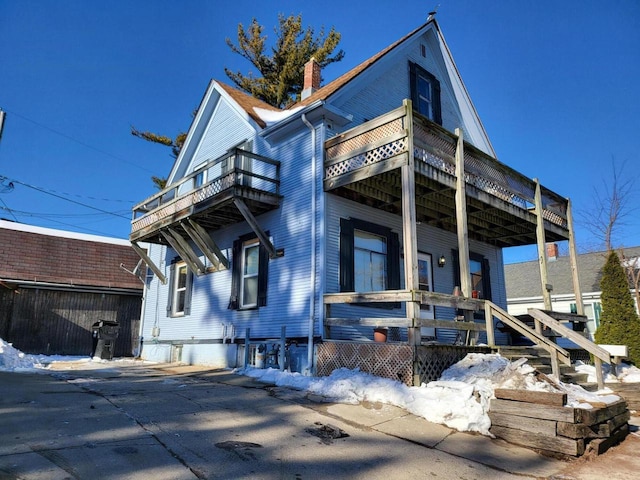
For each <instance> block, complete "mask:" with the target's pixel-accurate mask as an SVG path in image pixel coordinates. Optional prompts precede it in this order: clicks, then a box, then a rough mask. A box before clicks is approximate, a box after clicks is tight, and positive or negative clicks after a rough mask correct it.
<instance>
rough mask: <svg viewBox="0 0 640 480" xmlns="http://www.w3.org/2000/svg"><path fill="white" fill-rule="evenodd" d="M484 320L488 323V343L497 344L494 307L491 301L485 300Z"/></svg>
mask: <svg viewBox="0 0 640 480" xmlns="http://www.w3.org/2000/svg"><path fill="white" fill-rule="evenodd" d="M484 320H485V323H486V325H487V345H489V346H490V347H493V346H495V344H496V335H495V330H494V328H493V308H492V307H491V302H484Z"/></svg>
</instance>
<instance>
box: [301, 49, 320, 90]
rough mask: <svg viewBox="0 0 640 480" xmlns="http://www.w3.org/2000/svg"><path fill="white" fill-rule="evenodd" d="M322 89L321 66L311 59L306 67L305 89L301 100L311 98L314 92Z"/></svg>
mask: <svg viewBox="0 0 640 480" xmlns="http://www.w3.org/2000/svg"><path fill="white" fill-rule="evenodd" d="M319 88H320V64H319V63H318V62H316V59H315V58H313V57H311V60H309V61H308V62H307V63H305V65H304V87H303V89H302V94H301V98H302V100H304V99H305V98H308V97H310V96H311V94H312V93H313V92H315V91H316V90H318V89H319Z"/></svg>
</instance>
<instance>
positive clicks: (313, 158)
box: [300, 113, 318, 376]
mask: <svg viewBox="0 0 640 480" xmlns="http://www.w3.org/2000/svg"><path fill="white" fill-rule="evenodd" d="M300 118H301V119H302V122H303V123H304V124H305V125H306V126H307V127H308V128H309V130H310V131H311V275H310V277H311V280H310V282H309V337H308V345H307V369H306V372H305V373H306V374H307V375H308V376H311V372H312V368H311V366H312V365H313V326H314V320H315V303H316V272H317V268H316V213H317V210H318V206H317V198H316V197H317V195H316V188H317V187H316V163H317V158H316V129H315V128H314V126H313V125H312V124H311V123H310V122H309V120H307V116H306V115H305V114H304V113H303V114H302V115H301V116H300Z"/></svg>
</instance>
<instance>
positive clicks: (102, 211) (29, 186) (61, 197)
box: [0, 176, 129, 220]
mask: <svg viewBox="0 0 640 480" xmlns="http://www.w3.org/2000/svg"><path fill="white" fill-rule="evenodd" d="M5 178H6V177H1V176H0V180H3V179H5ZM13 183H17V184H20V185H22V186H25V187H27V188H32V189H33V190H36V191H38V192H40V193H44V194H46V195H51V196H52V197H56V198H59V199H61V200H65V201H67V202H71V203H75V204H76V205H80V206H82V207H85V208H89V209H91V210H96V211H97V212H101V213H106V214H108V215H113V216H114V217H120V218H126V219H127V220H129V217H125V216H124V215H120V214H117V213H114V212H109V211H107V210H103V209H101V208H97V207H93V206H91V205H87V204H86V203H82V202H78V201H76V200H71V199H70V198H66V197H63V196H62V195H58V194H56V193H52V192H49V191H47V190H44V189H42V188H39V187H36V186H35V185H29V184H28V183H24V182H21V181H19V180H13Z"/></svg>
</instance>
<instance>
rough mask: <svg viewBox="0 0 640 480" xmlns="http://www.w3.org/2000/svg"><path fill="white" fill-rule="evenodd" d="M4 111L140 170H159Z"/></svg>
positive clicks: (149, 171) (9, 111)
mask: <svg viewBox="0 0 640 480" xmlns="http://www.w3.org/2000/svg"><path fill="white" fill-rule="evenodd" d="M4 111H5V112H7V113H11V115H15V116H17V117H20V118H22V119H23V120H26V121H27V122H31V123H33V124H34V125H37V126H38V127H40V128H44V129H45V130H49V131H50V132H52V133H55V134H56V135H60V136H61V137H63V138H66V139H67V140H71V141H72V142H75V143H77V144H78V145H82V146H83V147H86V148H89V149H91V150H94V151H96V152H98V153H101V154H102V155H106V156H107V157H111V158H113V159H115V160H118V161H119V162H123V163H126V164H127V165H131V166H133V167H136V168H139V169H140V170H144V171H145V172H147V173H151V174H153V175H155V174H156V173H157V172H153V171H151V170H149V169H148V168H145V167H142V166H140V165H138V164H136V163H133V162H130V161H128V160H125V159H123V158H120V157H118V156H116V155H113V154H112V153H109V152H105V151H104V150H101V149H99V148H97V147H94V146H93V145H89V144H88V143H85V142H83V141H81V140H78V139H76V138H74V137H72V136H70V135H67V134H66V133H63V132H60V131H58V130H56V129H54V128H51V127H48V126H47V125H43V124H42V123H39V122H36V121H35V120H32V119H30V118H28V117H25V116H24V115H20V114H19V113H16V112H14V111H12V110H7V109H4Z"/></svg>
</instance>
